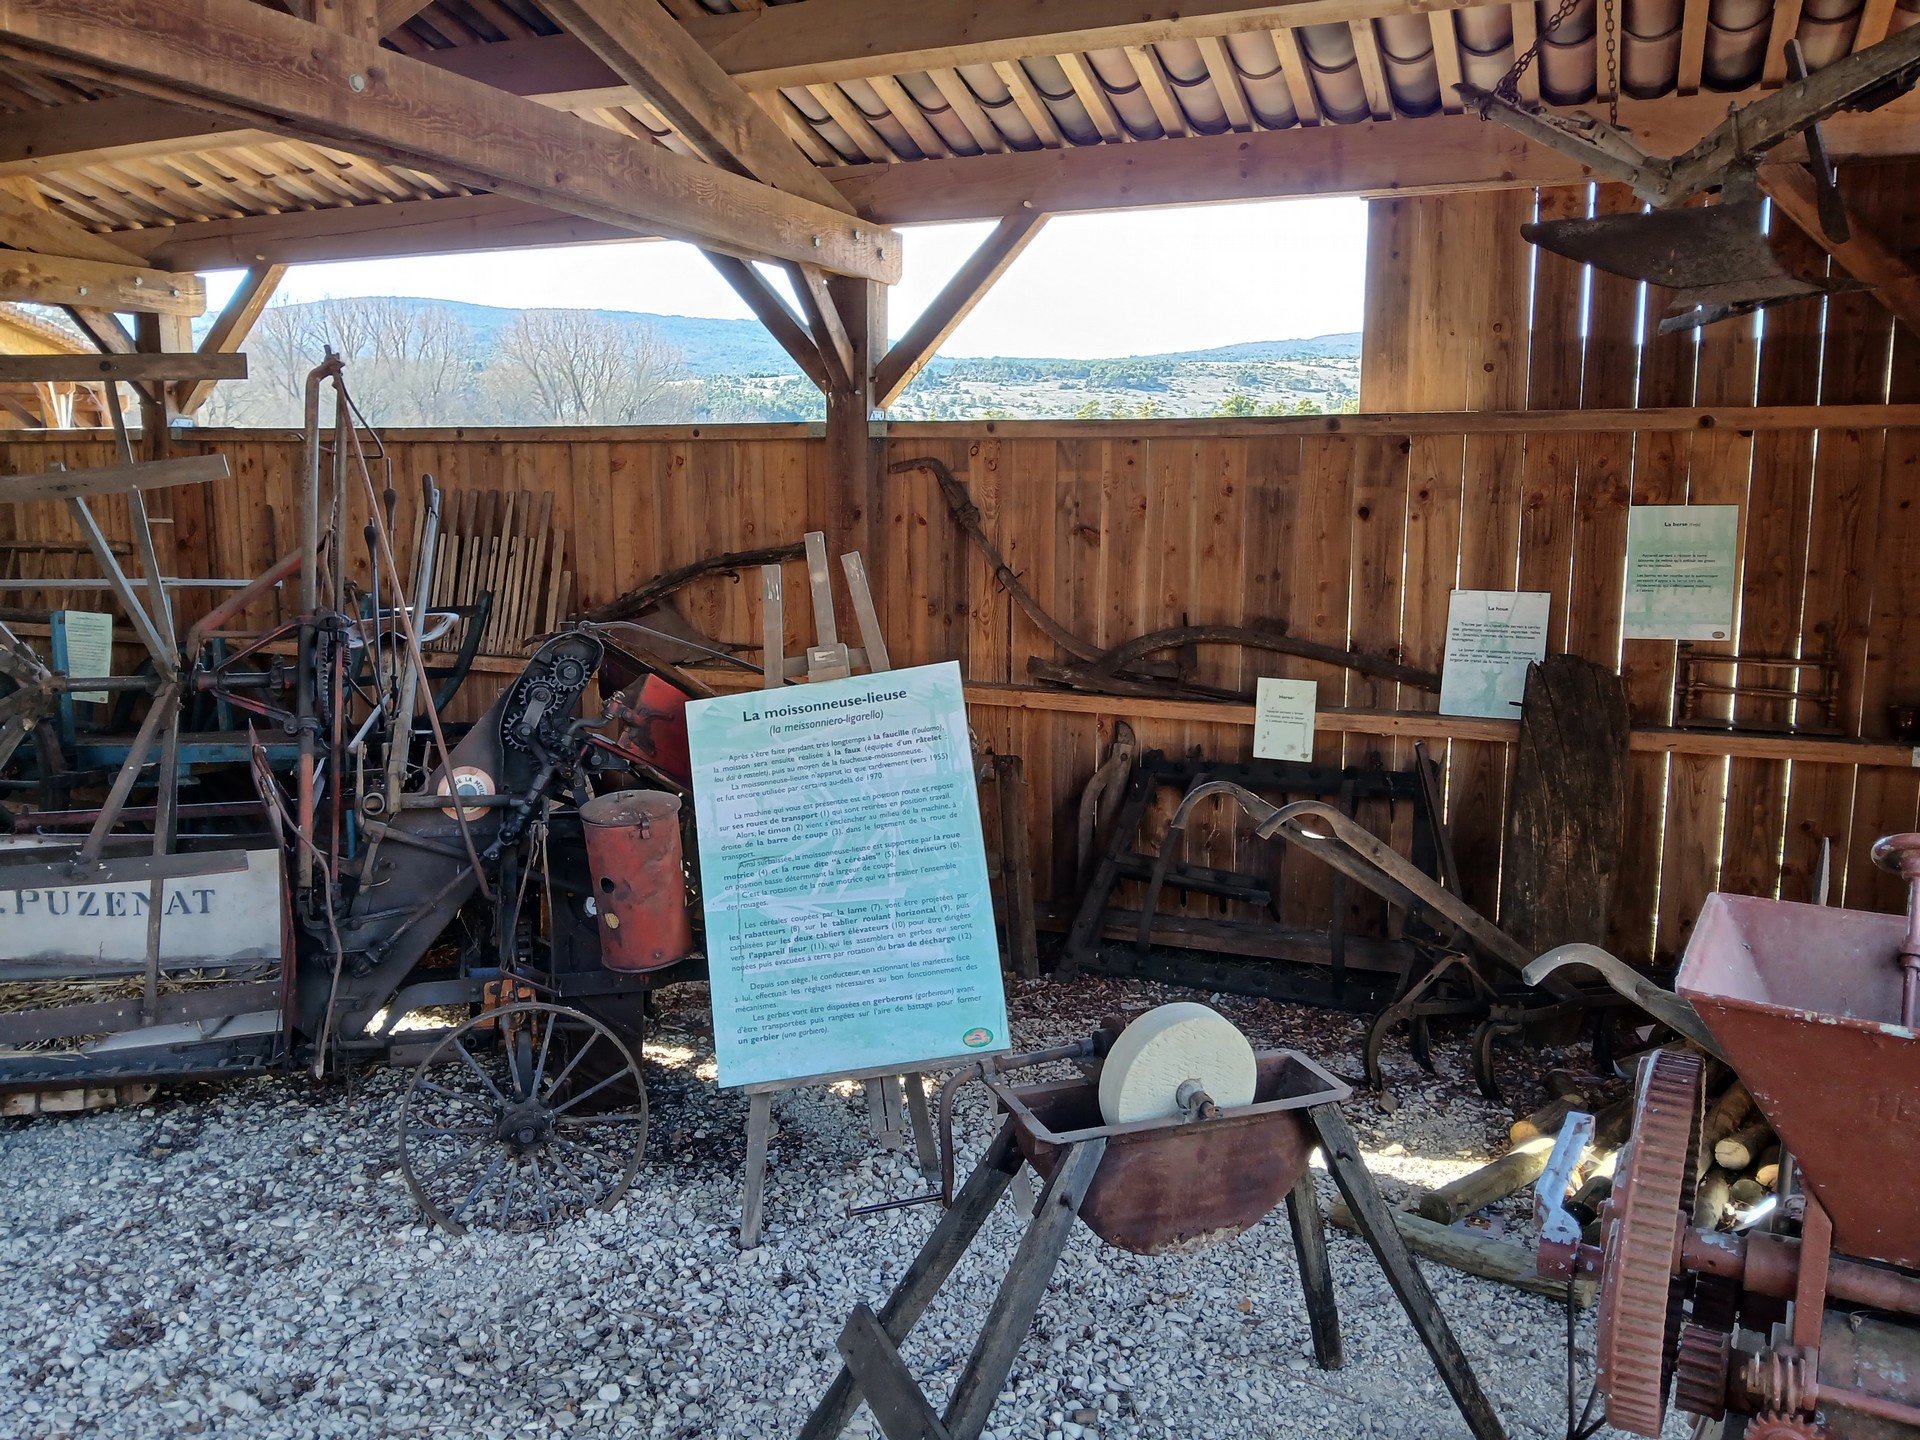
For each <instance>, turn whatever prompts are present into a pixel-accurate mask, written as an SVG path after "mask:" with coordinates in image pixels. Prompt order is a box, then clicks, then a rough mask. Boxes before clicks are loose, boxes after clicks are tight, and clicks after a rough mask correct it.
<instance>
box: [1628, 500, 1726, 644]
mask: <svg viewBox="0 0 1920 1440" xmlns="http://www.w3.org/2000/svg"><path fill="white" fill-rule="evenodd" d="M1739 557H1740V507H1739V506H1738V505H1635V506H1633V507H1632V508H1630V509H1629V510H1628V511H1627V588H1626V598H1625V603H1624V604H1623V606H1622V616H1621V618H1622V630H1623V633H1624V634H1625V636H1626V638H1627V639H1629V640H1727V639H1731V638H1732V635H1733V602H1734V591H1735V587H1736V584H1737V581H1738V578H1739V577H1738V568H1739Z"/></svg>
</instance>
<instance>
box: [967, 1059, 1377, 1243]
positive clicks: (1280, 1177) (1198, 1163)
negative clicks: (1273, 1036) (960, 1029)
mask: <svg viewBox="0 0 1920 1440" xmlns="http://www.w3.org/2000/svg"><path fill="white" fill-rule="evenodd" d="M1255 1059H1256V1061H1257V1063H1258V1065H1259V1078H1258V1080H1257V1081H1256V1083H1255V1086H1254V1099H1253V1103H1252V1104H1251V1105H1243V1106H1237V1107H1235V1108H1233V1109H1228V1110H1223V1111H1221V1112H1220V1114H1219V1115H1218V1116H1216V1117H1215V1118H1213V1119H1210V1120H1203V1121H1189V1120H1188V1119H1186V1118H1185V1117H1184V1116H1178V1115H1176V1116H1171V1117H1169V1118H1167V1119H1164V1120H1147V1121H1140V1122H1137V1123H1135V1124H1131V1125H1106V1124H1103V1123H1102V1122H1101V1117H1100V1076H1099V1072H1098V1071H1097V1070H1095V1071H1094V1072H1093V1073H1092V1074H1090V1075H1084V1076H1080V1077H1077V1078H1075V1079H1072V1080H1061V1081H1055V1082H1051V1083H1047V1084H1041V1085H1024V1086H1012V1085H1008V1084H1006V1083H1005V1082H1004V1081H999V1080H995V1079H991V1078H990V1079H989V1080H988V1081H987V1084H988V1085H989V1086H990V1087H991V1088H992V1090H993V1092H994V1094H995V1095H996V1096H998V1097H999V1099H1000V1103H1001V1104H1002V1106H1004V1107H1005V1109H1006V1111H1007V1113H1008V1114H1009V1115H1011V1116H1012V1118H1013V1123H1014V1136H1015V1140H1016V1143H1018V1145H1019V1147H1020V1153H1021V1154H1022V1155H1023V1156H1025V1157H1026V1160H1027V1163H1028V1164H1030V1165H1032V1166H1033V1168H1034V1170H1035V1172H1036V1173H1037V1174H1039V1176H1040V1177H1041V1178H1042V1179H1043V1180H1050V1179H1052V1178H1053V1172H1054V1168H1055V1166H1056V1165H1057V1164H1058V1163H1059V1161H1060V1157H1061V1156H1062V1155H1063V1154H1065V1153H1066V1152H1067V1150H1068V1149H1069V1148H1070V1147H1072V1146H1074V1145H1078V1144H1081V1143H1083V1142H1085V1141H1088V1140H1093V1139H1096V1138H1101V1137H1104V1138H1105V1140H1106V1142H1107V1147H1106V1151H1105V1153H1104V1154H1103V1155H1102V1156H1101V1157H1100V1166H1099V1169H1097V1170H1096V1171H1095V1172H1094V1176H1093V1180H1092V1182H1091V1183H1090V1184H1089V1185H1088V1186H1087V1194H1086V1199H1085V1200H1083V1201H1082V1202H1081V1205H1080V1218H1081V1219H1082V1220H1084V1221H1085V1222H1086V1223H1087V1226H1088V1228H1089V1229H1091V1230H1092V1231H1093V1232H1094V1234H1096V1235H1098V1236H1099V1237H1100V1238H1101V1239H1102V1240H1104V1241H1106V1242H1107V1243H1108V1244H1109V1245H1112V1246H1115V1247H1116V1248H1118V1249H1121V1250H1127V1251H1131V1252H1132V1253H1134V1254H1136V1255H1164V1254H1170V1253H1178V1252H1181V1251H1187V1250H1196V1249H1199V1248H1200V1247H1202V1246H1205V1245H1211V1244H1213V1243H1215V1242H1216V1241H1220V1240H1226V1239H1230V1238H1231V1237H1233V1236H1235V1235H1238V1234H1240V1233H1241V1232H1242V1231H1244V1230H1249V1229H1251V1228H1253V1227H1254V1226H1255V1225H1258V1224H1259V1223H1260V1221H1261V1219H1262V1218H1263V1217H1264V1216H1265V1215H1266V1214H1267V1212H1268V1211H1270V1210H1272V1209H1273V1207H1274V1206H1276V1205H1278V1204H1279V1203H1280V1202H1281V1200H1283V1199H1284V1198H1285V1197H1286V1195H1287V1192H1288V1191H1290V1190H1292V1189H1293V1187H1294V1185H1295V1183H1296V1182H1297V1181H1298V1180H1299V1179H1300V1176H1301V1174H1302V1173H1303V1172H1304V1171H1305V1170H1306V1167H1307V1156H1308V1155H1309V1154H1311V1153H1312V1151H1313V1148H1314V1146H1315V1145H1317V1144H1319V1138H1318V1136H1316V1135H1315V1134H1314V1132H1313V1130H1312V1128H1311V1127H1310V1126H1309V1124H1308V1121H1307V1111H1308V1109H1309V1108H1311V1107H1312V1106H1315V1105H1326V1104H1331V1103H1337V1102H1339V1101H1341V1100H1344V1099H1346V1098H1347V1096H1348V1094H1349V1093H1351V1092H1350V1091H1349V1089H1348V1087H1347V1086H1346V1085H1345V1084H1343V1083H1342V1082H1340V1081H1339V1080H1336V1079H1335V1078H1334V1077H1333V1076H1332V1075H1329V1074H1328V1073H1327V1072H1326V1071H1325V1070H1322V1069H1321V1068H1320V1067H1319V1066H1318V1065H1316V1064H1314V1063H1313V1061H1311V1060H1309V1059H1308V1058H1307V1057H1306V1056H1304V1055H1301V1054H1299V1053H1298V1052H1297V1051H1293V1050H1268V1051H1263V1052H1262V1053H1260V1054H1259V1055H1257V1056H1256V1057H1255Z"/></svg>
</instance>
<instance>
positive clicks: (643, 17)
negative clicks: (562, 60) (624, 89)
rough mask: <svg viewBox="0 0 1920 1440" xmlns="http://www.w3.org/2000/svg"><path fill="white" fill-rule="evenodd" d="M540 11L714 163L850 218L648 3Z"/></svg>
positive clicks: (569, 2)
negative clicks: (577, 39)
mask: <svg viewBox="0 0 1920 1440" xmlns="http://www.w3.org/2000/svg"><path fill="white" fill-rule="evenodd" d="M546 9H547V13H548V14H549V15H551V16H552V17H553V18H554V19H556V20H558V21H559V22H560V23H561V24H562V25H565V26H566V27H567V29H568V30H570V31H572V32H573V34H574V35H575V36H577V37H578V38H579V39H581V40H582V41H584V42H585V43H586V45H587V48H588V49H590V50H592V51H593V52H594V54H596V55H598V56H599V57H600V59H601V60H603V61H604V62H605V63H606V65H607V67H608V68H609V69H611V70H612V71H613V72H614V73H615V74H616V75H618V76H619V77H620V78H621V79H622V80H623V81H625V82H626V83H627V84H629V85H631V86H632V87H633V88H634V89H635V90H637V91H639V92H640V95H641V98H643V99H644V100H646V102H647V103H648V104H649V105H651V106H653V108H654V109H655V110H657V111H659V112H660V114H661V116H662V117H664V118H665V120H666V121H667V123H668V124H669V125H671V126H673V128H674V129H675V130H677V131H679V132H680V134H682V135H683V136H685V137H686V138H687V139H688V140H689V141H691V142H692V144H693V146H694V148H696V149H697V150H699V151H700V152H701V153H702V154H703V155H705V156H706V157H707V158H708V159H709V160H711V161H712V162H713V163H714V164H716V165H720V166H723V167H724V168H726V169H728V170H731V171H733V172H734V173H736V174H739V175H748V176H751V177H752V178H754V179H756V180H760V181H763V182H765V183H766V184H768V185H772V186H774V187H775V188H776V189H780V190H784V191H786V192H787V193H788V194H790V195H801V196H804V197H806V198H807V199H809V200H812V201H814V202H815V203H816V204H820V205H826V206H829V207H831V208H833V209H836V210H841V211H845V212H846V213H848V214H851V213H852V211H853V207H852V206H851V205H849V204H848V203H847V202H846V201H845V200H844V199H842V198H841V195H840V192H839V191H838V190H835V189H834V188H833V185H832V183H831V182H830V181H828V179H827V178H826V176H824V175H822V174H821V173H820V171H819V169H818V168H817V167H816V166H815V165H814V164H813V162H812V161H811V160H809V159H807V157H806V156H804V155H802V154H801V153H800V150H799V147H798V146H796V145H795V144H794V143H793V141H792V140H790V139H789V138H787V136H786V135H785V134H784V133H783V132H782V131H781V129H780V127H779V125H778V124H776V123H775V122H774V119H773V117H772V116H770V115H768V114H767V112H766V111H764V110H762V109H761V108H760V107H759V106H758V105H756V104H754V103H753V101H752V100H750V99H748V98H747V92H746V91H744V90H742V89H741V88H740V86H739V85H738V84H737V83H735V81H734V80H733V78H732V77H731V76H730V75H728V74H727V72H726V71H724V70H722V69H721V68H720V66H719V65H718V64H717V63H715V61H714V59H713V57H712V56H710V55H708V54H707V52H706V51H705V50H702V49H701V48H700V45H699V42H698V41H696V40H695V39H694V38H693V37H692V36H690V35H689V34H687V31H686V28H685V27H684V26H683V25H681V24H680V22H679V21H677V20H675V19H674V18H673V17H672V16H671V15H669V14H667V12H666V11H665V10H663V9H661V8H660V6H659V5H658V4H656V3H655V0H552V3H551V4H549V5H547V7H546Z"/></svg>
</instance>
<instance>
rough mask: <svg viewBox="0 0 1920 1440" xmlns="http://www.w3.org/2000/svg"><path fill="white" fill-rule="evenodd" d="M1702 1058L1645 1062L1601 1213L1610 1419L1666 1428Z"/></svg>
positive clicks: (1675, 1055) (1603, 1363)
mask: <svg viewBox="0 0 1920 1440" xmlns="http://www.w3.org/2000/svg"><path fill="white" fill-rule="evenodd" d="M1700 1091H1701V1068H1700V1057H1699V1056H1698V1055H1696V1054H1693V1053H1691V1052H1688V1051H1680V1050H1660V1051H1657V1052H1655V1053H1654V1054H1653V1055H1651V1056H1649V1057H1648V1058H1647V1059H1645V1060H1643V1061H1641V1062H1640V1073H1639V1076H1638V1078H1637V1080H1636V1083H1635V1085H1634V1112H1633V1139H1632V1140H1631V1141H1630V1142H1629V1143H1628V1146H1627V1149H1626V1150H1625V1152H1624V1153H1623V1154H1622V1156H1621V1159H1620V1164H1619V1167H1618V1170H1617V1173H1616V1178H1615V1180H1614V1187H1613V1194H1612V1195H1611V1196H1610V1197H1609V1198H1608V1200H1607V1205H1606V1209H1605V1210H1604V1211H1603V1213H1602V1235H1603V1238H1602V1248H1603V1249H1604V1251H1605V1258H1604V1259H1603V1260H1602V1262H1601V1267H1600V1313H1599V1334H1598V1368H1599V1379H1600V1388H1601V1390H1602V1392H1603V1393H1604V1394H1605V1395H1606V1397H1607V1422H1608V1423H1609V1424H1611V1425H1614V1426H1617V1427H1618V1428H1620V1429H1622V1430H1626V1431H1628V1432H1630V1433H1632V1434H1635V1435H1645V1436H1658V1435H1659V1434H1660V1430H1661V1427H1662V1425H1663V1424H1664V1423H1665V1421H1666V1412H1667V1390H1668V1386H1669V1383H1670V1380H1671V1378H1672V1366H1673V1363H1674V1358H1675V1355H1676V1352H1677V1351H1678V1349H1679V1330H1680V1321H1681V1319H1682V1305H1683V1302H1684V1300H1685V1296H1686V1290H1685V1285H1684V1282H1683V1281H1680V1280H1676V1279H1675V1276H1674V1268H1675V1267H1674V1261H1675V1258H1676V1255H1675V1252H1676V1250H1677V1249H1678V1246H1679V1239H1680V1225H1681V1222H1682V1220H1683V1219H1684V1218H1686V1217H1690V1216H1691V1215H1692V1213H1693V1190H1694V1182H1695V1179H1696V1177H1697V1176H1698V1174H1699V1151H1700Z"/></svg>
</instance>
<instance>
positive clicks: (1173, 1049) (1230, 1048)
mask: <svg viewBox="0 0 1920 1440" xmlns="http://www.w3.org/2000/svg"><path fill="white" fill-rule="evenodd" d="M1258 1072H1259V1066H1258V1065H1257V1064H1256V1063H1255V1061H1254V1058H1253V1046H1252V1045H1250V1044H1249V1043H1248V1042H1247V1037H1246V1036H1244V1035H1242V1034H1241V1033H1240V1032H1239V1031H1238V1030H1237V1029H1235V1028H1234V1025H1233V1022H1232V1021H1230V1020H1228V1019H1227V1018H1226V1016H1224V1015H1222V1014H1221V1013H1220V1012H1219V1011H1217V1010H1209V1009H1208V1008H1207V1007H1206V1006H1204V1005H1196V1004H1194V1003H1193V1002H1191V1001H1186V1000H1183V1001H1180V1002H1178V1003H1177V1004H1173V1005H1162V1006H1160V1007H1159V1008H1158V1009H1157V1010H1149V1011H1148V1012H1147V1013H1146V1014H1144V1015H1142V1016H1141V1017H1140V1018H1139V1019H1138V1020H1135V1021H1134V1022H1133V1023H1132V1024H1131V1025H1129V1026H1127V1028H1126V1029H1125V1030H1123V1031H1122V1032H1121V1033H1120V1038H1119V1039H1118V1040H1116V1041H1114V1042H1113V1049H1112V1050H1110V1051H1109V1052H1108V1053H1107V1058H1106V1061H1105V1063H1103V1064H1102V1065H1101V1067H1100V1114H1101V1116H1102V1117H1103V1118H1104V1119H1105V1120H1106V1123H1107V1124H1109V1125H1127V1124H1131V1123H1133V1122H1134V1121H1136V1120H1161V1119H1165V1118H1166V1117H1167V1116H1169V1115H1177V1114H1179V1113H1180V1102H1179V1100H1178V1098H1177V1096H1178V1093H1179V1090H1180V1086H1181V1085H1182V1084H1184V1083H1185V1082H1186V1081H1188V1080H1198V1081H1199V1082H1200V1088H1201V1089H1203V1090H1205V1091H1206V1092H1207V1095H1208V1096H1209V1097H1210V1098H1211V1099H1212V1101H1213V1103H1214V1104H1215V1105H1218V1106H1220V1107H1222V1108H1223V1109H1224V1108H1225V1107H1227V1106H1230V1105H1251V1104H1252V1103H1253V1091H1254V1084H1255V1082H1256V1081H1257V1079H1258V1078H1259V1075H1258Z"/></svg>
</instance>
